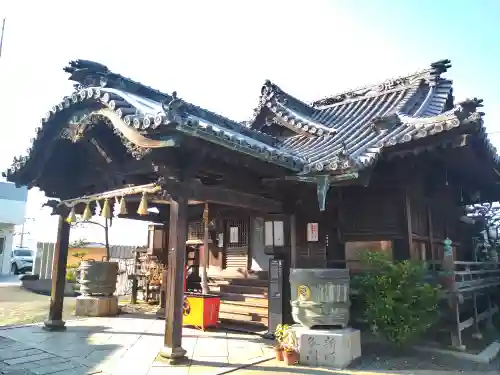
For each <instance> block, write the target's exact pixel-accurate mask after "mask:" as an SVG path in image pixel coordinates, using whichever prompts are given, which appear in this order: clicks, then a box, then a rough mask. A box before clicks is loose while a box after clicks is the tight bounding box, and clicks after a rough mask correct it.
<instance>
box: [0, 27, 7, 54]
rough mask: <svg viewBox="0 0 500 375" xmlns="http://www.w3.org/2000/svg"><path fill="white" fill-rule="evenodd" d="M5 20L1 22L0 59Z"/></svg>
mask: <svg viewBox="0 0 500 375" xmlns="http://www.w3.org/2000/svg"><path fill="white" fill-rule="evenodd" d="M5 20H6V18H5V17H4V19H3V20H2V32H1V33H0V57H2V47H3V36H4V33H5Z"/></svg>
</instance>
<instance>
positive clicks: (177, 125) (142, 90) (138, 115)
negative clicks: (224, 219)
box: [5, 60, 303, 177]
mask: <svg viewBox="0 0 500 375" xmlns="http://www.w3.org/2000/svg"><path fill="white" fill-rule="evenodd" d="M64 70H65V71H66V72H67V73H70V77H69V79H70V80H72V81H74V82H76V83H75V85H74V88H75V91H74V92H73V94H71V95H70V96H66V97H64V98H63V99H62V100H61V101H60V102H59V103H57V104H55V105H54V106H53V107H52V108H51V110H50V111H48V112H47V113H46V114H45V116H44V117H43V119H42V120H41V126H40V127H38V128H37V129H36V138H34V139H32V140H31V141H32V146H31V148H30V149H28V150H27V155H25V156H21V157H19V158H15V159H14V163H13V165H12V167H11V168H10V169H9V170H8V171H7V173H6V174H5V175H6V176H7V177H9V176H13V175H14V174H16V173H18V171H20V170H22V169H23V167H24V166H26V165H27V164H28V163H29V161H30V159H31V158H32V157H33V156H34V155H35V153H37V152H39V151H40V150H38V148H40V147H37V146H38V145H41V144H42V143H43V144H44V146H46V143H45V141H46V140H47V139H49V138H51V139H54V138H55V137H56V136H57V135H58V134H59V132H58V130H57V128H58V126H60V124H61V121H63V122H66V123H68V122H69V121H70V119H71V116H72V115H73V114H75V113H78V112H79V111H82V110H86V109H88V110H90V111H94V112H96V113H97V111H98V110H100V109H102V108H107V109H110V110H112V111H113V112H114V113H115V114H116V115H117V116H118V117H119V118H120V119H121V120H122V121H123V122H124V123H125V124H126V125H127V126H128V127H129V128H131V129H134V130H135V131H138V132H141V133H142V134H148V133H150V132H158V131H161V130H162V129H164V130H176V131H178V132H181V133H185V134H189V135H190V136H193V137H197V138H201V139H204V140H206V141H208V142H212V143H216V144H219V145H221V146H222V147H226V148H229V149H232V150H237V151H238V152H241V153H245V154H248V155H251V156H253V157H256V158H260V159H263V160H265V161H268V162H270V163H274V164H277V165H280V166H282V167H284V168H287V169H289V170H291V171H295V172H298V171H300V170H301V169H302V167H303V162H302V160H301V159H300V158H299V157H296V156H294V155H293V154H292V153H288V152H286V151H283V150H281V149H279V148H277V147H276V145H277V144H278V143H279V141H278V140H277V139H276V138H274V137H272V136H270V135H268V134H265V133H262V132H260V131H257V130H253V129H250V128H248V127H246V126H244V125H243V124H241V123H239V122H236V121H232V120H229V119H227V118H225V117H223V116H221V115H218V114H216V113H213V112H211V111H208V110H206V109H203V108H200V107H198V106H195V105H193V104H191V103H187V102H185V101H183V100H181V99H179V98H177V95H176V93H175V92H174V93H173V94H172V95H169V94H166V93H163V92H160V91H158V90H155V89H152V88H151V87H148V86H145V85H143V84H141V83H138V82H136V81H133V80H131V79H129V78H126V77H124V76H121V75H119V74H116V73H113V72H111V71H109V69H108V68H107V67H106V66H104V65H102V64H99V63H95V62H92V61H87V60H76V61H72V62H70V64H69V66H68V67H66V68H65V69H64ZM89 115H92V113H89ZM122 138H123V137H122ZM124 142H125V143H126V142H127V140H126V139H124ZM42 148H45V147H42ZM42 151H44V150H42ZM44 152H45V151H44Z"/></svg>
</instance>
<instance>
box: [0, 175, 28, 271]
mask: <svg viewBox="0 0 500 375" xmlns="http://www.w3.org/2000/svg"><path fill="white" fill-rule="evenodd" d="M27 200H28V189H26V188H25V187H22V188H16V186H15V185H14V184H12V183H10V182H0V275H2V274H8V273H9V272H10V257H11V252H12V247H13V245H14V243H13V242H14V228H15V226H16V225H21V224H23V223H24V218H25V213H26V201H27Z"/></svg>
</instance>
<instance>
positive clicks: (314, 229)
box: [307, 223, 319, 242]
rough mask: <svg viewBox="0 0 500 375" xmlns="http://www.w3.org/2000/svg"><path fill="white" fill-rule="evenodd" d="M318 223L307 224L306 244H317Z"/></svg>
mask: <svg viewBox="0 0 500 375" xmlns="http://www.w3.org/2000/svg"><path fill="white" fill-rule="evenodd" d="M318 241H319V230H318V223H307V242H318Z"/></svg>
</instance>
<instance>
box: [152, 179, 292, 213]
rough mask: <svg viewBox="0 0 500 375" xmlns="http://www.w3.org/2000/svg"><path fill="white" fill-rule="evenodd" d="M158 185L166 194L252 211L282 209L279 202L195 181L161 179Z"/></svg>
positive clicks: (274, 211) (279, 210)
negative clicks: (181, 181) (183, 181)
mask: <svg viewBox="0 0 500 375" xmlns="http://www.w3.org/2000/svg"><path fill="white" fill-rule="evenodd" d="M160 185H161V186H162V188H163V189H164V190H165V192H166V193H167V194H170V195H176V196H178V195H181V194H182V195H184V196H185V197H186V198H187V199H192V200H197V201H204V202H209V203H218V204H223V205H227V206H232V207H239V208H246V209H249V210H254V211H261V212H268V213H279V212H281V211H282V209H283V205H282V204H281V202H278V201H275V200H272V199H268V198H263V197H259V196H257V195H253V194H247V193H242V192H239V191H235V190H230V189H226V188H223V187H216V186H206V185H203V184H201V183H200V182H197V181H191V182H189V183H186V184H183V185H182V187H181V185H180V184H179V183H178V182H177V181H175V180H169V179H166V180H162V181H160Z"/></svg>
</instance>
